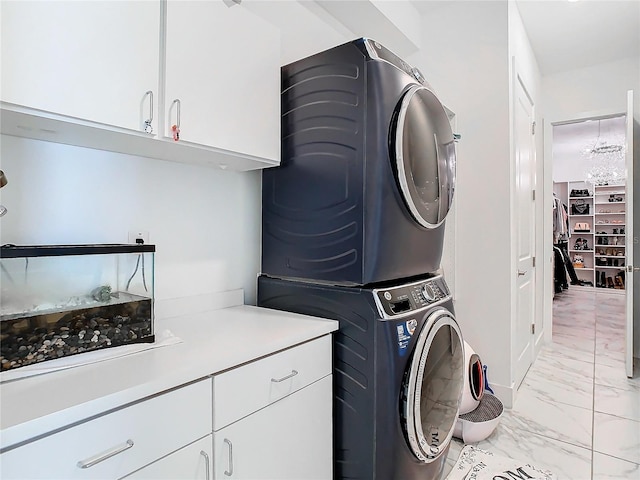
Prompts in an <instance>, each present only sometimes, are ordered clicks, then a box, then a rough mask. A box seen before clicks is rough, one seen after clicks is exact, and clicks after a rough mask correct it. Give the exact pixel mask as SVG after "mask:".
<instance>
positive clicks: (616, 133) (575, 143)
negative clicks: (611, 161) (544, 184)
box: [553, 116, 626, 158]
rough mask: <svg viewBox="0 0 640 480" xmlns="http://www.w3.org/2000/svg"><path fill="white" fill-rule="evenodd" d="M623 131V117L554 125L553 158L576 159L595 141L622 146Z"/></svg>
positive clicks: (624, 126) (624, 125) (624, 124)
mask: <svg viewBox="0 0 640 480" xmlns="http://www.w3.org/2000/svg"><path fill="white" fill-rule="evenodd" d="M625 129H626V118H625V117H624V116H618V117H613V118H604V119H601V120H587V121H583V122H575V123H566V124H563V125H554V127H553V155H554V158H558V157H578V156H580V154H581V153H582V152H583V151H584V150H585V149H586V148H588V147H593V146H594V144H595V143H596V141H597V140H600V141H603V142H606V143H608V144H622V143H624V138H625V131H626V130H625Z"/></svg>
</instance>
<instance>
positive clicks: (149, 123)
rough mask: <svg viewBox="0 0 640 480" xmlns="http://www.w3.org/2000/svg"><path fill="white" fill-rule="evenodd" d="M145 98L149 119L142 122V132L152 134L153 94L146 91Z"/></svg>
mask: <svg viewBox="0 0 640 480" xmlns="http://www.w3.org/2000/svg"><path fill="white" fill-rule="evenodd" d="M145 95H146V96H148V97H149V118H148V119H147V120H145V122H144V131H145V132H147V133H152V132H153V126H152V122H153V92H152V91H151V90H148V91H147V92H146V93H145Z"/></svg>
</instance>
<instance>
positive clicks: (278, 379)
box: [271, 370, 298, 383]
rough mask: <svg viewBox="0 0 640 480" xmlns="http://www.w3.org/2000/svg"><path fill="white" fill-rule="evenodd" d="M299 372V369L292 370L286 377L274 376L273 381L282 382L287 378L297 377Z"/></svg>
mask: <svg viewBox="0 0 640 480" xmlns="http://www.w3.org/2000/svg"><path fill="white" fill-rule="evenodd" d="M297 374H298V371H297V370H291V373H290V374H289V375H287V376H286V377H282V378H272V379H271V381H272V382H273V383H280V382H284V381H285V380H287V379H289V378H292V377H295V376H296V375H297Z"/></svg>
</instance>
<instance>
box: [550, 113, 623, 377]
mask: <svg viewBox="0 0 640 480" xmlns="http://www.w3.org/2000/svg"><path fill="white" fill-rule="evenodd" d="M627 117H628V116H627V114H624V113H617V114H604V115H594V116H590V117H588V116H585V117H582V118H579V119H575V120H568V121H561V122H555V123H552V124H551V125H550V131H548V133H550V135H548V136H547V138H550V139H551V145H552V146H551V155H550V157H551V159H552V160H551V162H550V165H551V170H552V174H551V177H552V185H553V199H552V204H553V205H552V206H551V208H553V212H554V213H553V218H554V221H553V235H552V238H553V251H552V258H553V260H552V261H553V268H552V269H551V270H552V271H551V275H550V277H551V278H549V276H547V280H550V283H551V288H547V289H545V291H546V294H547V295H550V296H551V297H552V298H553V300H552V301H551V302H549V303H550V304H552V305H557V304H558V303H567V302H569V303H570V304H572V305H574V308H575V310H576V311H581V312H583V313H584V315H576V318H581V317H584V318H585V319H590V320H591V321H592V323H591V324H590V326H589V325H587V323H588V321H587V320H585V325H574V328H575V329H576V330H580V329H582V328H584V335H585V340H593V343H592V345H593V348H594V351H595V352H596V353H597V351H598V349H603V348H605V347H606V348H610V346H611V345H615V346H616V347H615V351H610V352H607V353H608V354H611V355H612V357H615V358H617V359H619V360H620V364H619V365H620V369H621V371H625V358H626V355H625V353H626V348H625V345H627V343H628V342H627V338H626V337H627V336H629V335H631V336H632V335H633V333H632V331H628V330H625V328H624V325H625V318H626V317H625V315H626V310H625V306H626V301H627V296H628V295H627V292H628V285H627V280H626V268H627V263H631V262H632V260H630V259H629V258H628V255H627V250H628V246H629V243H630V240H631V239H630V237H629V232H630V229H631V227H632V224H631V222H632V221H631V218H630V217H629V210H630V208H629V203H628V196H629V195H630V194H631V193H632V182H631V180H629V182H631V184H629V183H628V182H627V181H626V155H625V153H626V147H627V136H628V135H627ZM547 152H549V150H547ZM547 185H548V184H547ZM546 241H550V239H549V238H547V239H546ZM576 299H581V300H579V301H578V300H576ZM573 302H575V303H573ZM585 305H590V307H589V308H586V307H584V306H585ZM583 309H584V310H583ZM549 318H550V322H549V323H548V324H546V325H545V329H546V330H548V331H546V332H545V337H546V339H547V341H551V335H552V333H553V335H554V339H555V338H556V333H557V330H561V329H562V328H564V327H565V325H563V324H562V320H559V319H558V318H557V317H555V316H554V315H553V312H552V314H551V315H550V317H549ZM557 322H559V323H557ZM608 324H619V325H620V326H621V327H622V328H616V329H609V330H606V328H607V325H608ZM603 329H605V330H606V334H613V336H614V337H615V338H609V339H608V342H607V344H606V345H604V343H603V342H602V341H601V340H602V338H604V334H605V331H603ZM618 350H619V351H618ZM618 357H619V358H618Z"/></svg>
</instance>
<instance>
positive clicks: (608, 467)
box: [445, 288, 640, 480]
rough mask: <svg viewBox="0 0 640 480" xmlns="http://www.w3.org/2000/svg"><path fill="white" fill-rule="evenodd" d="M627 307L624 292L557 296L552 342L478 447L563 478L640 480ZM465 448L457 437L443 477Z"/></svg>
mask: <svg viewBox="0 0 640 480" xmlns="http://www.w3.org/2000/svg"><path fill="white" fill-rule="evenodd" d="M624 309H625V297H624V295H616V294H613V293H608V292H596V291H594V289H582V288H573V289H569V290H566V291H564V292H562V293H560V294H557V295H556V296H555V298H554V302H553V343H551V344H549V345H545V346H544V347H543V348H542V350H541V351H540V353H539V355H538V357H537V359H536V361H535V362H534V364H533V365H532V366H531V368H530V369H529V372H528V373H527V375H526V377H525V379H524V381H523V383H522V385H521V386H520V389H519V391H518V394H517V397H516V401H515V405H514V407H513V408H512V409H510V410H505V412H504V414H503V416H502V419H501V422H500V424H499V425H498V428H497V429H496V430H495V431H494V432H493V434H492V435H491V436H490V437H489V438H487V439H486V440H483V441H481V442H479V443H478V444H477V446H478V447H479V448H482V449H484V450H488V451H491V452H494V453H496V454H499V455H503V456H507V457H510V458H514V459H520V460H527V461H528V462H530V463H533V464H536V465H540V466H545V467H546V468H548V469H550V470H551V471H552V472H554V473H555V474H556V475H557V476H558V478H559V479H563V480H564V479H566V480H609V479H611V480H614V479H624V480H640V375H639V373H638V370H639V369H640V368H638V365H636V368H635V375H634V378H631V379H629V378H627V376H626V374H625V364H624V332H625V316H624ZM489 374H490V372H489ZM489 380H491V378H490V377H489ZM463 446H464V444H463V443H462V442H461V441H458V440H454V442H453V444H452V445H451V448H450V451H449V456H448V458H447V468H446V469H445V476H446V474H447V473H448V471H449V470H450V469H451V468H452V466H453V464H454V463H455V461H456V460H457V458H458V455H459V453H460V450H461V449H462V447H463Z"/></svg>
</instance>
